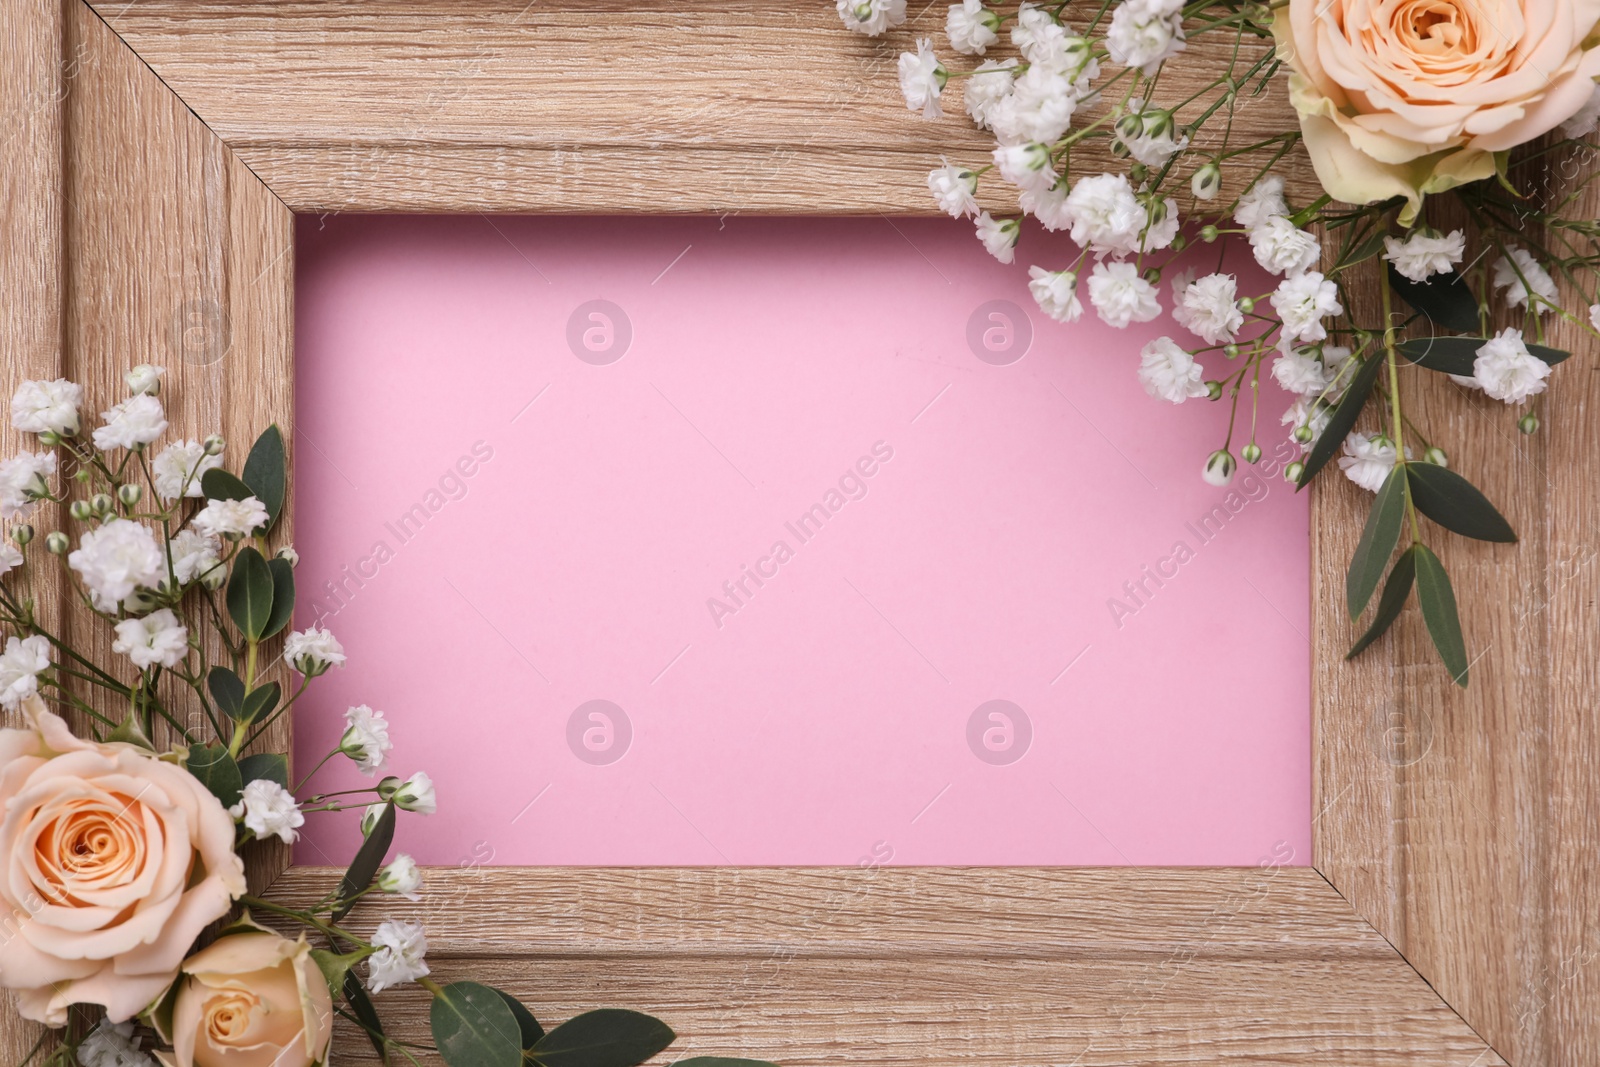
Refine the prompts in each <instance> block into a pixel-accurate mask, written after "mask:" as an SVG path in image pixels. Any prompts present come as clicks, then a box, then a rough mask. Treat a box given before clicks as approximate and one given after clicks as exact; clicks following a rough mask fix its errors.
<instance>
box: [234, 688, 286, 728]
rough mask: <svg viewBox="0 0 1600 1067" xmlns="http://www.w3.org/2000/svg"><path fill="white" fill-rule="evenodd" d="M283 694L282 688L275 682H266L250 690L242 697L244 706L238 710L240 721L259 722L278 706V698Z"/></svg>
mask: <svg viewBox="0 0 1600 1067" xmlns="http://www.w3.org/2000/svg"><path fill="white" fill-rule="evenodd" d="M282 695H283V688H282V687H281V686H279V685H278V683H277V682H268V683H267V684H266V685H263V686H261V687H260V688H259V689H252V690H250V692H249V694H248V695H247V696H246V697H245V698H244V708H243V710H242V711H241V712H240V717H239V721H240V722H241V723H250V722H259V721H260V720H261V719H263V718H265V717H266V716H268V715H270V714H271V713H272V709H273V708H275V707H277V706H278V698H279V697H280V696H282Z"/></svg>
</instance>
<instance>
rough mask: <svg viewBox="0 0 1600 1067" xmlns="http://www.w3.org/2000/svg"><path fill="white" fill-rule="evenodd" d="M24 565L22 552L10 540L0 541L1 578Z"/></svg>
mask: <svg viewBox="0 0 1600 1067" xmlns="http://www.w3.org/2000/svg"><path fill="white" fill-rule="evenodd" d="M20 566H22V553H21V552H19V551H18V550H17V549H16V548H15V547H14V546H13V545H12V544H11V542H9V541H0V578H4V577H5V576H6V575H8V574H10V573H11V572H12V571H14V570H16V569H17V568H18V567H20Z"/></svg>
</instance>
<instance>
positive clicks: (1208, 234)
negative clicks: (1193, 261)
mask: <svg viewBox="0 0 1600 1067" xmlns="http://www.w3.org/2000/svg"><path fill="white" fill-rule="evenodd" d="M1221 232H1222V231H1220V230H1218V229H1217V228H1216V227H1215V226H1213V225H1211V224H1210V223H1209V222H1208V223H1206V224H1205V225H1204V226H1202V227H1200V240H1202V241H1204V242H1205V243H1206V244H1210V243H1211V242H1213V241H1215V240H1216V239H1217V237H1218V236H1219V235H1220V234H1221Z"/></svg>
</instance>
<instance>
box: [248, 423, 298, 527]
mask: <svg viewBox="0 0 1600 1067" xmlns="http://www.w3.org/2000/svg"><path fill="white" fill-rule="evenodd" d="M287 472H288V465H287V462H286V461H285V458H284V450H283V431H282V430H280V429H278V425H277V423H273V424H272V425H271V426H268V427H267V428H266V429H265V430H263V431H262V433H261V436H260V437H257V438H256V443H255V444H254V445H251V446H250V455H249V456H248V457H246V458H245V461H244V470H243V471H241V472H240V474H241V477H242V480H243V481H244V484H245V485H247V486H249V487H250V493H251V495H252V496H254V497H255V498H256V499H257V500H259V501H261V503H263V504H265V505H266V507H267V516H268V518H267V529H269V530H270V529H271V528H272V524H273V523H275V522H277V521H278V515H279V513H280V512H282V511H283V499H284V487H285V485H286V484H287V480H288V477H287Z"/></svg>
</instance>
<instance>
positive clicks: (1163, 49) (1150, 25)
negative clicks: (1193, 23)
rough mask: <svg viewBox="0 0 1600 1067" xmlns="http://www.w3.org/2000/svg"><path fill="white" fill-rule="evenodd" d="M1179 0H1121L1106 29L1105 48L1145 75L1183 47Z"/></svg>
mask: <svg viewBox="0 0 1600 1067" xmlns="http://www.w3.org/2000/svg"><path fill="white" fill-rule="evenodd" d="M1182 7H1183V5H1182V3H1181V2H1178V3H1174V2H1173V0H1122V3H1120V4H1118V5H1117V9H1116V11H1115V12H1113V13H1112V15H1111V27H1110V28H1109V29H1108V30H1106V51H1107V52H1108V53H1110V55H1111V58H1112V60H1113V61H1115V62H1117V63H1121V64H1122V65H1123V66H1125V67H1138V68H1139V70H1140V71H1142V72H1143V73H1144V75H1145V77H1150V76H1151V75H1153V74H1155V72H1156V68H1157V67H1159V66H1161V64H1162V63H1164V62H1166V61H1167V60H1169V59H1171V58H1172V57H1173V56H1175V55H1177V54H1178V53H1179V52H1181V51H1183V49H1184V37H1183V23H1182V19H1181V14H1180V12H1181V11H1182Z"/></svg>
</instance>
